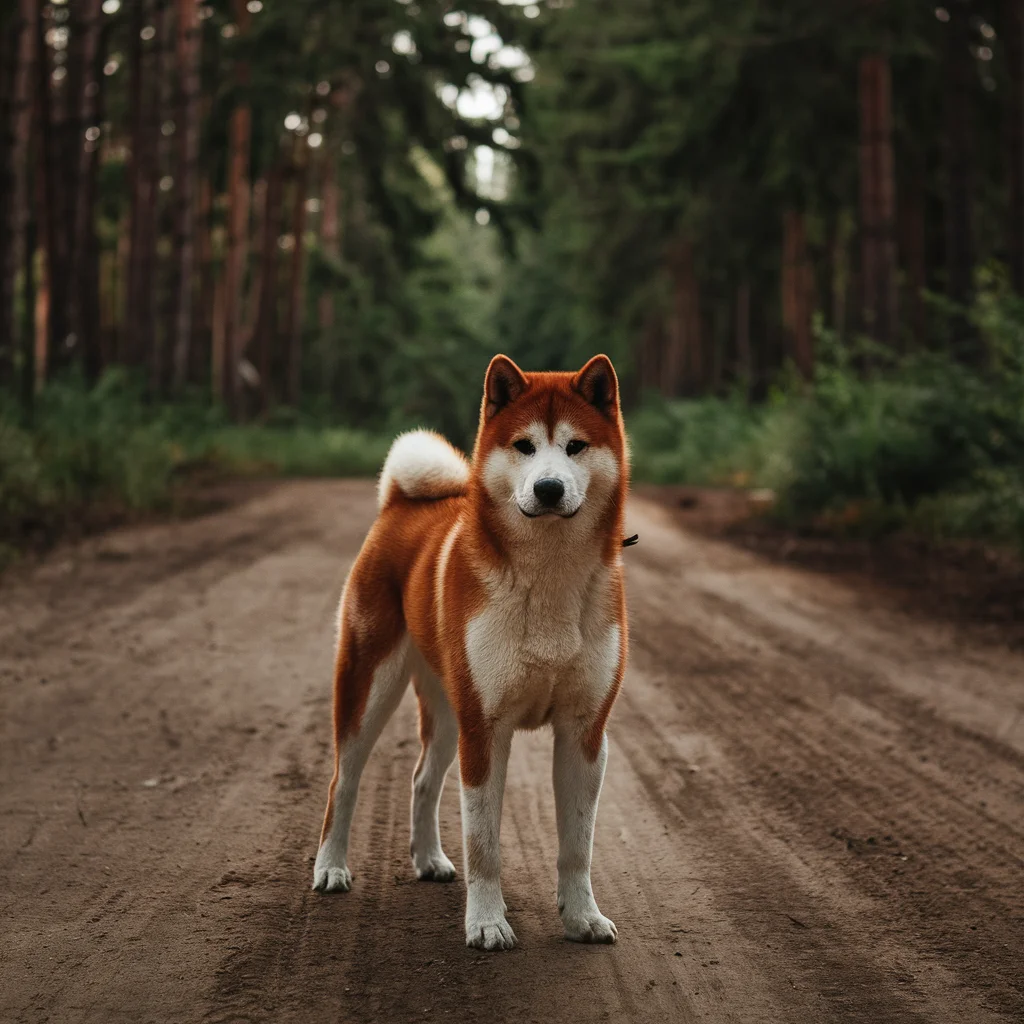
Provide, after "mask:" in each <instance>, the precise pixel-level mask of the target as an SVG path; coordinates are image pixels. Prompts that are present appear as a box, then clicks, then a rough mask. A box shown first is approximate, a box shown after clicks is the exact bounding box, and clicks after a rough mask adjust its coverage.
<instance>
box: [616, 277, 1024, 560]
mask: <svg viewBox="0 0 1024 1024" xmlns="http://www.w3.org/2000/svg"><path fill="white" fill-rule="evenodd" d="M980 285H981V287H980V291H979V300H978V303H977V306H976V308H975V311H974V320H975V323H976V324H977V326H978V327H979V329H980V330H981V332H982V336H983V339H984V341H985V343H986V346H987V348H988V350H989V351H990V352H991V353H992V363H991V366H990V367H989V368H987V369H985V370H983V371H976V372H975V371H968V370H966V369H965V368H964V367H962V366H960V365H958V364H957V363H955V362H953V361H952V360H950V359H949V358H947V357H936V356H932V357H922V356H917V357H908V358H904V359H899V360H897V359H894V358H892V357H890V358H889V360H888V364H887V365H883V366H881V367H878V368H876V369H875V370H874V371H873V372H871V373H869V374H867V375H865V374H864V373H863V372H862V367H863V366H864V364H865V362H867V361H868V360H869V358H870V359H873V360H874V361H876V362H877V360H878V357H879V352H878V350H877V348H875V347H872V346H866V347H865V346H855V347H849V346H845V345H842V344H840V343H839V342H838V341H837V340H836V339H834V338H829V337H828V336H825V337H823V338H822V339H821V345H820V351H821V356H820V360H819V366H818V371H817V374H816V377H815V380H814V382H813V386H812V387H810V388H808V389H802V390H800V389H790V390H787V391H785V392H778V393H776V394H775V395H773V397H772V398H771V400H770V401H769V402H768V403H766V404H765V405H763V406H748V405H747V404H746V403H745V402H743V401H741V400H739V399H718V398H705V399H700V400H695V401H691V402H675V403H664V402H649V403H647V404H645V406H644V407H643V408H642V409H641V410H640V411H639V412H638V413H637V414H636V415H635V416H633V417H632V418H631V420H630V434H631V438H632V441H633V447H634V463H635V473H636V476H637V478H638V479H647V480H653V481H656V482H661V483H667V482H686V483H699V484H708V483H710V484H739V485H754V486H762V487H769V488H771V489H773V490H774V491H775V492H776V497H777V504H776V511H777V514H779V515H780V516H781V517H783V518H784V519H785V520H787V521H789V522H792V523H796V524H805V525H806V524H812V523H817V524H818V525H824V526H829V527H837V526H840V527H843V528H850V529H858V530H865V529H866V530H870V531H875V530H878V529H890V528H893V527H896V526H909V527H911V528H913V529H915V530H917V531H919V532H923V533H926V534H929V535H932V536H971V537H981V538H991V539H993V540H997V541H1000V542H1004V543H1009V544H1015V545H1018V546H1020V547H1022V548H1024V303H1022V302H1021V300H1020V298H1018V297H1016V296H1014V295H1012V294H1010V293H1009V292H1008V291H1007V290H1006V289H1005V287H1004V286H1003V284H1002V283H1001V282H999V281H998V280H997V279H996V278H993V277H991V276H988V277H986V276H982V278H981V279H980Z"/></svg>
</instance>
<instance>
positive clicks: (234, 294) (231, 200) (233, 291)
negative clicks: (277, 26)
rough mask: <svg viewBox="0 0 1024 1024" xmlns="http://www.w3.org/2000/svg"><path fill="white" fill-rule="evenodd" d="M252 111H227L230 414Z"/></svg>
mask: <svg viewBox="0 0 1024 1024" xmlns="http://www.w3.org/2000/svg"><path fill="white" fill-rule="evenodd" d="M234 13H235V21H236V23H237V25H238V33H239V35H244V34H245V32H246V30H247V29H248V27H249V20H250V16H249V12H248V11H247V9H246V4H245V0H234ZM235 77H236V80H237V82H238V85H239V86H240V87H242V88H244V87H245V86H246V85H247V84H248V81H249V68H248V67H247V66H246V65H245V64H244V63H241V62H240V63H239V65H238V67H237V69H236V74H235ZM251 129H252V115H251V111H250V109H249V106H248V104H245V103H241V104H239V105H238V106H236V107H235V109H234V110H233V111H232V113H231V124H230V127H229V129H228V244H227V255H226V261H225V268H224V278H225V280H224V332H223V352H222V353H221V370H220V378H221V387H222V389H223V390H222V394H221V397H222V398H223V400H224V402H225V404H226V405H227V407H228V409H229V411H230V412H231V413H232V414H233V415H238V414H239V412H240V395H239V377H238V361H239V357H240V355H241V317H242V285H243V280H244V276H245V264H246V256H247V252H248V238H249V232H248V220H249V182H248V168H249V147H250V137H251Z"/></svg>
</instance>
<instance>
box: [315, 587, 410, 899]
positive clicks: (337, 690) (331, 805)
mask: <svg viewBox="0 0 1024 1024" xmlns="http://www.w3.org/2000/svg"><path fill="white" fill-rule="evenodd" d="M373 597H374V599H373V600H372V601H371V600H369V599H367V600H366V601H365V604H364V602H363V601H362V600H360V602H359V605H360V607H357V605H356V601H355V594H354V588H353V587H352V586H351V583H350V585H349V586H348V587H346V590H345V596H344V597H343V598H342V608H341V628H340V632H339V639H338V654H337V659H336V661H335V668H334V776H333V778H332V779H331V785H330V789H329V790H328V794H327V811H326V813H325V815H324V825H323V831H322V832H321V834H320V849H319V851H318V852H317V855H316V864H315V865H314V868H313V888H314V889H320V890H322V891H324V892H335V891H340V892H346V891H348V889H349V888H350V887H351V885H352V874H351V872H350V871H349V868H348V836H349V828H350V826H351V824H352V813H353V811H354V810H355V806H356V795H357V793H358V791H359V779H360V776H361V775H362V773H363V768H364V767H365V766H366V761H367V759H368V758H369V756H370V752H371V751H372V750H373V745H374V744H375V743H376V742H377V739H378V738H379V737H380V734H381V731H382V730H383V728H384V726H385V725H386V724H387V722H388V719H390V718H391V716H392V714H393V713H394V711H395V708H396V707H398V703H399V701H400V700H401V699H402V694H403V693H404V692H405V688H406V685H407V684H408V682H409V651H410V646H411V645H410V640H409V636H408V633H407V632H406V630H405V623H404V621H403V619H402V613H401V607H400V606H398V605H397V604H395V603H394V602H392V601H389V600H388V599H387V597H386V596H384V595H373ZM362 607H365V608H372V619H371V618H370V617H369V616H367V617H366V618H364V617H363V615H362V614H360V613H361V611H362Z"/></svg>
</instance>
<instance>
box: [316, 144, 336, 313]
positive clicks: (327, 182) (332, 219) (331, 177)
mask: <svg viewBox="0 0 1024 1024" xmlns="http://www.w3.org/2000/svg"><path fill="white" fill-rule="evenodd" d="M324 149H325V152H324V156H323V164H322V170H323V177H322V179H321V186H320V248H321V249H322V250H323V253H324V255H325V256H327V257H328V258H329V259H332V260H337V259H339V258H340V257H341V230H340V227H341V220H340V207H341V190H340V189H339V187H338V181H337V173H338V168H337V164H336V162H335V160H334V154H333V152H332V151H331V150H330V149H329V148H328V147H326V146H325V147H324ZM334 315H335V308H334V289H333V288H325V289H324V291H323V294H322V295H321V296H320V299H319V301H318V304H317V317H318V319H319V321H320V329H321V330H324V331H326V330H330V328H332V327H333V326H334Z"/></svg>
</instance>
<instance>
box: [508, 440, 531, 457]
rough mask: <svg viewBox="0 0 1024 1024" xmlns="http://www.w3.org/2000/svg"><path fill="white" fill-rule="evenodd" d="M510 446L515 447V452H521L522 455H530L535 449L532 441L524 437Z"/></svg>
mask: <svg viewBox="0 0 1024 1024" xmlns="http://www.w3.org/2000/svg"><path fill="white" fill-rule="evenodd" d="M512 447H513V448H515V450H516V451H517V452H522V453H523V454H524V455H532V454H533V453H534V452H535V451H536V450H537V449H536V448H534V446H533V442H532V441H527V440H526V438H525V437H524V438H523V439H522V440H521V441H516V443H515V444H514V445H512Z"/></svg>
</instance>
